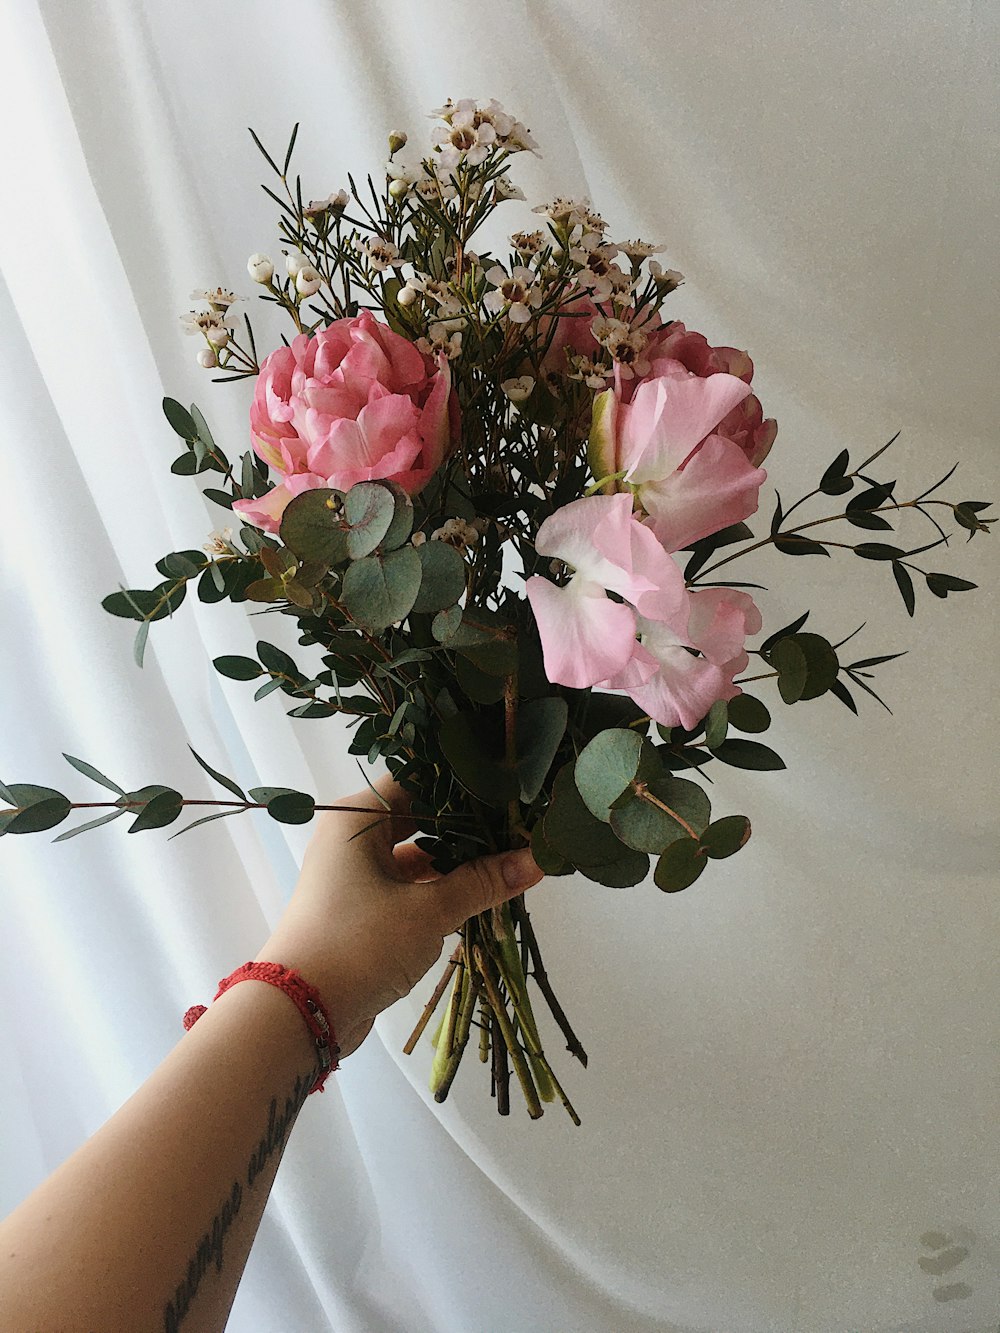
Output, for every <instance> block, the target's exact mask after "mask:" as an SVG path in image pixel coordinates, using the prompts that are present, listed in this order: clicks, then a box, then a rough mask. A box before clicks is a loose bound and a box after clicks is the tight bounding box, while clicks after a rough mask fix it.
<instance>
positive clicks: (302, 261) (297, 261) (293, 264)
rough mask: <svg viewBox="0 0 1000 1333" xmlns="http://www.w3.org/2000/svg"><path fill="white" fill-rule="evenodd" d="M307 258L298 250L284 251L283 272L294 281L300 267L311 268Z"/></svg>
mask: <svg viewBox="0 0 1000 1333" xmlns="http://www.w3.org/2000/svg"><path fill="white" fill-rule="evenodd" d="M311 267H312V266H311V265H310V263H309V260H308V259H307V258H306V257H305V255H304V254H303V253H302V252H301V251H300V250H286V251H285V272H286V273H287V274H288V276H289V277H290V278H291V279H292V280H293V281H294V280H295V279H296V278H297V277H298V276H299V269H300V268H311Z"/></svg>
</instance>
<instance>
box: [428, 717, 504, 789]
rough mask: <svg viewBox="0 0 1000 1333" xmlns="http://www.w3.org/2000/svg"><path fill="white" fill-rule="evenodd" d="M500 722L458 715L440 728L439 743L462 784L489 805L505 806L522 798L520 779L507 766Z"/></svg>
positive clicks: (442, 723)
mask: <svg viewBox="0 0 1000 1333" xmlns="http://www.w3.org/2000/svg"><path fill="white" fill-rule="evenodd" d="M498 721H499V720H498V719H496V718H494V719H490V718H489V717H488V716H487V715H486V714H484V713H454V714H453V715H452V716H451V717H446V718H444V720H443V721H442V722H441V723H440V725H439V727H438V743H439V744H440V746H441V750H442V753H443V754H444V757H445V758H446V759H447V761H448V763H449V764H450V765H451V768H452V771H453V772H454V774H455V777H456V778H457V779H458V781H459V782H460V783H461V784H462V786H463V787H465V788H466V789H467V790H468V791H470V792H472V794H473V796H478V797H479V799H480V800H481V801H485V803H486V804H487V805H492V806H500V807H503V806H505V805H506V804H507V803H508V802H509V801H512V800H514V799H515V798H516V797H517V794H518V788H519V784H518V780H517V775H516V774H515V773H514V772H512V770H511V769H509V768H507V767H506V766H505V765H504V763H503V757H502V756H503V736H502V734H501V731H500V727H499V725H498Z"/></svg>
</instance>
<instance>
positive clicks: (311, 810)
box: [267, 791, 316, 824]
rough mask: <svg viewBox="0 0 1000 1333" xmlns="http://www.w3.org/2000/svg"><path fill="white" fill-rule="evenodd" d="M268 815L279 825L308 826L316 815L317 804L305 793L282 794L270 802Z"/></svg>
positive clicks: (290, 792)
mask: <svg viewBox="0 0 1000 1333" xmlns="http://www.w3.org/2000/svg"><path fill="white" fill-rule="evenodd" d="M267 813H268V814H269V815H270V816H271V818H272V819H276V820H277V821H278V823H279V824H308V823H309V821H310V820H311V819H312V817H313V815H314V814H315V813H316V802H315V800H314V799H313V798H312V797H311V796H309V795H307V794H306V793H305V792H303V791H288V792H281V793H280V794H279V795H277V796H272V797H271V799H270V800H269V801H268V803H267Z"/></svg>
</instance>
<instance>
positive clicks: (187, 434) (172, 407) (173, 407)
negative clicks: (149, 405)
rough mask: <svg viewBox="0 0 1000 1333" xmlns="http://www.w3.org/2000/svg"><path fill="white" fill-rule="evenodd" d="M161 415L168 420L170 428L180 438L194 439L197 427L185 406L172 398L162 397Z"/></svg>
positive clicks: (196, 436) (196, 434)
mask: <svg viewBox="0 0 1000 1333" xmlns="http://www.w3.org/2000/svg"><path fill="white" fill-rule="evenodd" d="M163 415H164V416H165V417H166V418H167V420H168V421H169V422H170V427H171V429H172V430H173V431H174V432H175V433H176V434H177V435H179V436H180V437H181V439H182V440H196V439H197V438H198V427H197V425H196V423H195V420H194V418H193V417H192V416H191V413H190V412H189V411H188V410H187V408H186V407H182V406H181V405H180V403H178V402H177V400H176V399H174V398H164V400H163Z"/></svg>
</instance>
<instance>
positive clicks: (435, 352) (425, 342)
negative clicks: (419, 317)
mask: <svg viewBox="0 0 1000 1333" xmlns="http://www.w3.org/2000/svg"><path fill="white" fill-rule="evenodd" d="M416 347H417V351H418V352H422V353H423V354H424V356H430V357H434V359H435V360H436V359H437V358H438V357H439V356H445V357H447V358H448V360H449V361H451V360H453V359H454V358H455V357H456V356H458V355H459V354H460V353H461V351H462V334H461V332H459V331H458V330H456V331H455V332H454V333H449V331H448V329H447V328H446V327H445V325H444V324H432V325H431V326H430V328H429V329H428V330H427V337H426V338H418V339H417V343H416Z"/></svg>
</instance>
